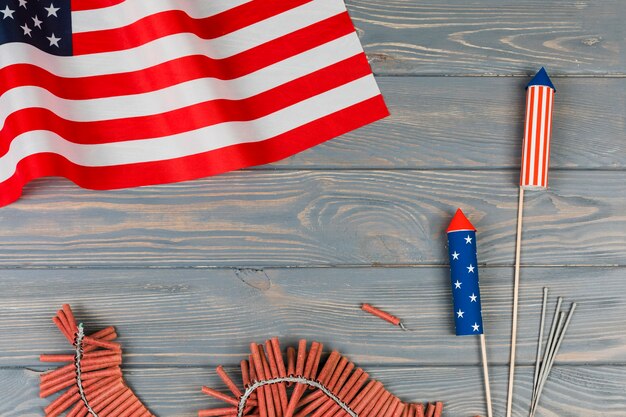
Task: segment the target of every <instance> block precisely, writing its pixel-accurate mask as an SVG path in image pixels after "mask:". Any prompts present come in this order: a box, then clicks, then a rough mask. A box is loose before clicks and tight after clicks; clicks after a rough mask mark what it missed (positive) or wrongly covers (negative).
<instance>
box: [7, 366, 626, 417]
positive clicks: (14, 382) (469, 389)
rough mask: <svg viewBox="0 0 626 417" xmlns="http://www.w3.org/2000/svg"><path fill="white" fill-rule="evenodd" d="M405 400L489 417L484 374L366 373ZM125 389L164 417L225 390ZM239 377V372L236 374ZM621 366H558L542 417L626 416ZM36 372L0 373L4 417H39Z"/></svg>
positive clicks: (523, 385)
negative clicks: (209, 393)
mask: <svg viewBox="0 0 626 417" xmlns="http://www.w3.org/2000/svg"><path fill="white" fill-rule="evenodd" d="M366 370H367V371H368V372H369V373H370V374H371V375H372V377H374V378H376V379H378V380H380V381H381V382H383V383H384V384H385V386H386V387H387V388H388V389H389V390H390V391H391V392H392V393H394V394H395V395H398V396H399V397H400V398H402V399H403V400H405V401H436V400H439V401H444V402H445V409H444V411H445V413H444V415H445V416H446V417H468V416H473V415H476V414H481V415H483V416H484V415H486V411H485V409H484V400H483V390H482V379H481V378H482V375H481V370H480V368H479V367H477V366H476V367H461V368H455V367H416V368H377V367H368V368H367V369H366ZM125 375H126V379H127V382H128V383H129V384H130V385H131V387H133V389H134V391H135V392H136V393H137V395H138V396H140V397H141V399H142V400H143V401H144V402H145V403H146V405H148V406H149V407H150V408H151V410H152V411H153V412H154V413H155V414H156V415H157V416H160V417H166V416H178V417H194V416H196V415H197V410H199V409H202V408H210V407H214V406H223V405H220V403H218V402H216V401H214V400H211V399H210V398H209V397H207V396H205V395H203V394H202V393H201V392H200V387H201V386H202V385H211V386H214V387H221V384H220V382H219V381H218V378H217V376H216V375H215V373H214V372H213V371H212V370H208V369H206V368H162V369H154V368H151V369H150V368H149V369H142V368H139V369H136V368H127V369H126V370H125ZM233 375H234V373H233ZM516 375H517V379H516V390H515V402H514V408H513V411H514V415H525V414H526V413H527V411H526V410H527V407H528V404H529V398H530V390H531V384H532V368H531V367H520V368H519V369H518V372H517V373H516ZM491 377H492V390H493V401H494V415H503V413H504V406H505V401H506V393H505V390H506V377H507V368H506V367H504V366H493V367H491ZM625 379H626V367H623V366H603V367H596V366H584V367H583V366H558V367H556V368H555V369H554V370H553V371H552V374H551V377H550V380H549V381H548V383H547V384H546V386H545V390H544V394H543V396H542V401H541V406H540V407H539V411H538V413H537V417H579V416H589V417H600V416H602V417H623V415H624V409H623V405H624V403H626V392H625V391H624V380H625ZM37 382H38V372H36V371H32V370H25V369H0V416H2V417H35V416H40V415H41V413H42V407H44V406H45V405H47V404H48V401H47V400H45V399H44V400H42V399H40V398H38V389H37Z"/></svg>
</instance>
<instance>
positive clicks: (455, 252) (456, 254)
mask: <svg viewBox="0 0 626 417" xmlns="http://www.w3.org/2000/svg"><path fill="white" fill-rule="evenodd" d="M459 255H460V254H459V253H458V252H457V251H454V253H453V254H452V259H454V260H458V259H459Z"/></svg>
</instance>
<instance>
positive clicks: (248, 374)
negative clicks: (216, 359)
mask: <svg viewBox="0 0 626 417" xmlns="http://www.w3.org/2000/svg"><path fill="white" fill-rule="evenodd" d="M322 349H323V346H322V344H321V343H318V342H312V343H311V344H310V345H309V346H308V349H307V342H306V340H300V341H299V343H298V347H297V349H294V348H291V347H289V348H287V350H286V353H285V355H283V353H282V351H281V350H280V344H279V342H278V339H277V338H273V339H271V340H268V341H266V342H265V343H264V344H256V343H251V344H250V352H251V354H250V356H249V357H248V358H249V359H248V360H247V361H246V360H244V361H241V364H240V368H241V380H242V381H243V387H241V388H239V387H237V386H236V384H235V383H234V382H233V379H232V378H231V377H230V376H229V375H228V374H227V373H226V371H225V370H224V368H223V367H221V366H218V367H217V374H218V376H219V377H220V379H221V380H222V381H223V382H224V385H225V386H226V388H228V390H229V391H230V393H229V394H224V393H221V392H219V391H217V390H215V389H212V388H209V387H202V392H204V393H205V394H207V395H209V396H211V397H213V398H216V399H219V400H221V401H223V402H225V403H226V404H227V406H225V407H219V408H212V409H207V410H200V411H199V412H198V416H199V417H426V416H430V417H441V415H442V413H443V403H441V402H437V403H433V404H428V405H427V407H426V409H427V412H426V414H425V413H424V405H423V404H409V403H405V402H403V401H401V400H400V399H399V398H398V397H396V396H394V395H393V394H391V393H390V392H389V391H387V390H386V389H385V387H384V386H383V384H382V383H381V382H380V381H376V380H373V379H369V374H368V373H367V372H365V371H363V369H361V368H358V367H356V366H355V365H354V364H353V363H352V362H350V361H349V360H348V359H347V358H346V357H344V356H342V355H341V354H339V352H337V351H332V352H330V353H329V354H328V355H327V356H326V357H325V358H324V361H322V357H323V355H322ZM283 356H285V357H283ZM285 358H286V363H287V366H286V367H285ZM231 394H232V395H231Z"/></svg>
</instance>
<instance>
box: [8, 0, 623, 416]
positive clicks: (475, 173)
mask: <svg viewBox="0 0 626 417" xmlns="http://www.w3.org/2000/svg"><path fill="white" fill-rule="evenodd" d="M348 9H349V11H350V13H351V15H352V17H353V19H354V22H355V25H356V26H357V28H358V30H359V34H360V36H361V39H362V41H363V44H364V47H365V49H366V52H367V54H368V56H369V58H370V62H371V64H372V67H373V69H374V71H375V73H376V75H377V76H378V82H379V84H380V87H381V89H382V92H383V94H384V96H385V98H386V101H387V103H388V105H389V107H390V110H391V113H392V116H391V117H389V118H387V119H386V120H384V121H381V122H378V123H376V124H374V125H371V126H368V127H365V128H363V129H361V130H358V131H356V132H353V133H350V134H348V135H345V136H343V137H340V138H337V139H335V140H333V141H331V142H329V143H326V144H323V145H321V146H318V147H316V148H314V149H311V150H309V151H306V152H303V153H302V154H300V155H296V156H294V157H292V158H289V159H287V160H284V161H281V162H279V163H275V164H272V165H268V166H262V167H258V168H255V169H250V170H243V171H239V172H234V173H230V174H226V175H221V176H218V177H214V178H207V179H204V180H199V181H192V182H186V183H181V184H174V185H164V186H158V187H146V188H141V189H132V190H121V191H112V192H95V191H88V190H82V189H78V188H77V187H75V186H74V185H72V184H70V183H69V182H67V181H65V180H61V179H43V180H38V181H35V182H34V183H32V184H31V185H30V186H28V187H27V189H26V192H25V195H24V197H23V198H22V199H21V200H20V201H18V202H17V203H15V204H12V205H10V206H9V207H6V208H3V209H1V210H0V284H2V289H1V290H0V336H1V337H0V356H1V357H0V416H2V417H18V416H19V417H32V416H40V415H42V406H43V405H44V404H46V403H47V401H45V400H40V399H38V392H37V381H38V374H39V372H41V370H43V369H45V367H42V366H41V364H40V363H39V362H38V354H39V353H42V352H46V353H55V352H64V351H67V347H68V346H67V345H66V344H65V343H64V340H63V339H62V338H61V336H60V335H59V333H58V332H57V331H56V329H55V328H54V327H53V325H52V323H51V321H50V317H51V316H52V315H53V314H54V312H55V310H56V309H57V308H58V307H60V305H61V304H62V303H64V302H69V303H71V304H72V305H73V306H74V308H75V310H76V313H77V316H78V317H79V318H80V319H82V320H83V321H84V322H85V324H86V326H87V327H88V328H89V329H93V330H95V329H98V328H101V327H103V326H106V325H110V324H112V325H115V326H117V328H118V332H119V334H120V335H121V342H122V343H123V345H124V347H125V352H126V356H125V362H124V368H125V372H126V376H127V380H128V382H129V384H131V386H132V387H133V388H134V389H135V391H136V392H137V393H138V394H139V395H140V396H141V397H142V398H143V399H144V400H145V401H146V402H147V404H148V405H149V406H150V407H151V408H152V410H153V411H154V412H155V414H157V415H158V416H161V417H166V416H181V417H191V416H194V415H195V413H196V411H197V409H199V408H207V407H208V406H210V405H211V404H213V403H212V402H211V400H209V399H208V397H206V396H204V395H202V394H201V393H200V386H201V385H202V384H209V385H218V386H219V384H218V383H217V379H216V376H215V374H214V368H215V366H216V365H218V364H225V365H233V364H236V363H237V362H238V361H239V360H240V359H241V358H242V355H243V354H244V352H245V351H246V346H247V344H248V342H250V341H253V340H256V341H262V340H265V339H266V338H268V337H270V336H274V335H276V336H280V337H281V338H282V339H285V341H289V342H295V341H296V340H297V339H298V338H300V337H305V338H309V339H313V338H315V339H317V340H319V341H322V342H324V343H325V346H326V347H328V348H334V349H339V350H340V351H342V352H343V353H345V354H347V355H349V356H350V357H351V358H352V359H353V360H355V361H356V362H357V363H358V364H359V365H361V366H363V367H366V368H367V370H368V371H369V372H370V373H371V374H372V375H373V376H374V377H375V378H378V379H380V380H381V381H383V382H384V383H385V384H386V385H388V386H389V388H390V389H391V390H392V391H393V392H394V393H396V394H398V395H400V396H401V397H402V398H403V399H405V400H408V401H418V400H419V401H428V400H431V401H434V400H441V401H444V402H445V404H446V410H445V416H448V417H468V416H473V415H475V414H482V415H483V416H484V415H485V408H484V401H483V390H482V379H481V370H480V366H479V363H480V358H479V350H478V340H477V339H476V338H471V337H470V338H457V337H455V336H454V335H453V329H452V315H451V302H450V291H449V281H448V279H449V276H448V268H447V265H446V263H447V255H446V253H445V249H444V245H445V242H446V241H445V235H444V230H445V227H446V225H447V223H448V221H449V219H450V216H451V215H452V214H453V212H454V210H455V209H456V208H457V206H460V207H462V208H463V209H464V210H465V211H466V212H467V213H468V214H469V217H470V220H471V221H472V222H473V223H474V224H475V225H476V226H477V228H478V229H479V238H478V243H479V249H478V250H479V254H478V255H479V260H480V273H481V284H482V295H483V310H484V316H485V327H486V329H487V341H488V350H489V356H490V359H491V372H492V390H493V398H494V402H495V404H494V405H495V414H496V415H497V416H502V415H503V414H504V404H505V401H506V398H505V397H506V380H507V372H508V367H507V363H508V349H509V338H510V316H511V294H512V275H513V268H512V264H513V255H514V239H515V236H514V230H515V224H516V208H517V195H518V188H517V186H516V181H517V177H518V172H519V160H520V151H521V137H522V130H523V116H524V109H523V105H524V97H525V92H524V88H523V87H524V85H525V84H526V83H527V82H528V80H529V76H530V75H532V74H533V73H534V72H535V71H536V70H537V69H538V68H539V67H541V66H542V65H545V66H546V68H547V69H548V71H549V73H550V74H551V76H552V77H553V81H554V84H555V85H556V86H557V89H558V92H557V95H556V103H555V113H554V136H553V143H552V149H553V150H552V160H551V163H552V170H551V173H550V174H551V175H550V189H549V190H548V191H546V192H528V193H527V194H526V209H525V223H524V246H523V250H522V263H523V269H522V273H521V281H522V287H521V308H520V335H519V345H518V346H519V356H518V364H519V366H518V370H517V373H516V376H517V378H516V400H515V403H514V415H516V416H525V415H527V414H526V413H527V411H526V410H527V408H528V405H529V395H530V389H531V380H532V368H531V366H530V365H531V364H532V363H533V361H534V350H535V348H536V337H537V329H538V319H539V317H538V315H539V311H540V302H541V293H542V287H543V286H549V287H550V289H551V291H552V294H555V295H562V296H564V297H565V298H566V300H567V301H571V300H576V301H578V302H579V310H578V311H577V313H576V315H575V316H574V319H573V322H572V327H571V330H570V333H569V334H568V337H567V338H566V340H565V342H564V344H563V346H562V353H561V354H560V355H559V356H558V360H557V366H556V367H555V369H554V370H553V372H552V375H551V379H550V380H549V382H548V384H547V385H546V390H545V393H544V397H543V398H542V403H541V407H540V408H539V413H538V415H539V416H545V417H556V416H559V417H566V416H587V417H590V416H591V417H595V416H609V417H612V416H614V417H618V416H620V417H623V416H625V415H626V382H625V381H626V320H625V319H624V318H625V317H626V302H624V293H625V292H626V279H625V278H626V274H625V273H624V266H625V265H626V176H625V171H626V53H625V52H624V51H625V50H626V29H625V27H626V25H624V23H623V22H624V18H625V17H626V2H624V1H623V0H603V1H592V0H561V1H550V2H545V1H542V0H514V1H513V0H505V1H499V0H476V1H473V2H467V1H465V0H446V1H445V2H431V3H418V2H416V1H409V0H396V1H394V0H350V1H349V2H348ZM552 301H554V298H552V299H551V303H550V305H551V306H552V305H553V302H552ZM361 302H370V303H372V304H374V305H378V306H381V307H383V308H385V309H386V310H388V311H390V312H393V313H394V314H397V315H398V316H400V317H401V318H402V319H403V320H404V321H405V323H406V324H407V326H408V327H410V328H411V330H412V331H410V332H402V331H399V330H397V329H396V328H394V327H392V326H390V325H388V324H387V323H384V322H382V321H379V320H378V319H375V318H372V317H370V316H367V315H365V314H364V313H362V312H361V311H360V310H359V304H360V303H361Z"/></svg>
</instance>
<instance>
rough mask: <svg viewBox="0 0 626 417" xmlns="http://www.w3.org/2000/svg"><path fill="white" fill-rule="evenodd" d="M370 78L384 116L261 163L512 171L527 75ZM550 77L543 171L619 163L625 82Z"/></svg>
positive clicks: (624, 145) (625, 124)
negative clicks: (549, 128)
mask: <svg viewBox="0 0 626 417" xmlns="http://www.w3.org/2000/svg"><path fill="white" fill-rule="evenodd" d="M377 80H378V83H379V86H380V88H381V91H382V93H383V95H384V96H385V100H386V102H387V105H388V106H389V109H390V112H391V116H389V117H388V118H386V119H383V120H382V121H379V122H377V123H373V124H371V125H369V126H366V127H364V128H362V129H359V130H356V131H355V132H351V133H348V134H346V135H344V136H342V137H339V138H336V139H334V140H331V141H329V142H326V143H324V144H321V145H319V146H317V147H314V148H312V149H310V150H308V151H305V152H302V153H300V154H298V155H295V156H293V157H291V158H287V159H285V160H283V161H279V162H277V163H274V164H271V165H269V166H265V167H262V168H280V169H302V168H315V169H320V168H325V169H350V168H367V169H372V168H383V169H394V168H402V169H406V168H417V169H433V168H434V169H442V168H443V169H445V168H452V169H460V168H471V169H494V168H509V169H519V165H520V152H521V147H522V146H521V143H522V134H523V129H524V126H523V123H524V112H525V109H524V103H525V89H524V87H525V85H526V84H527V83H528V81H529V79H528V78H521V77H519V78H511V77H498V78H483V77H469V78H457V77H452V78H450V77H378V78H377ZM554 82H555V84H557V89H558V91H557V96H556V104H555V108H554V129H553V138H552V149H551V154H550V164H551V168H552V169H560V168H580V169H624V168H626V141H625V140H624V132H625V131H626V100H624V97H626V79H623V78H558V79H555V80H554Z"/></svg>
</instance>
